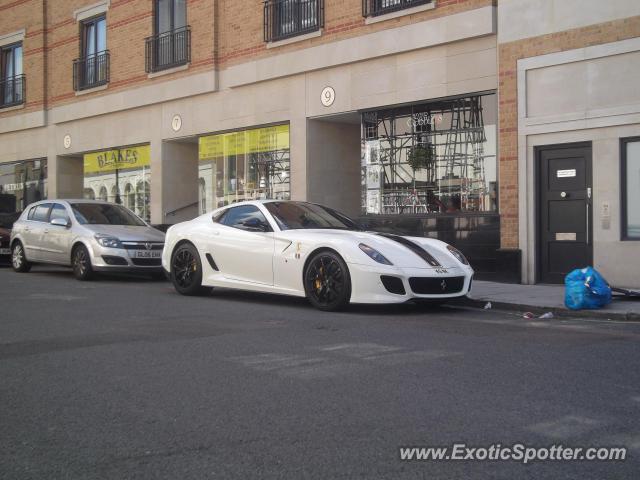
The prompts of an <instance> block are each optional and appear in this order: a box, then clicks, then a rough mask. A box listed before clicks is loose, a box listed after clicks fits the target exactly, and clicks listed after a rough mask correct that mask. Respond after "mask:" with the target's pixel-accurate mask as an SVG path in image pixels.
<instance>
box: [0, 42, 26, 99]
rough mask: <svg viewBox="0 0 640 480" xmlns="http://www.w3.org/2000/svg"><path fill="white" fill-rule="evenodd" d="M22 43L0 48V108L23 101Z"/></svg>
mask: <svg viewBox="0 0 640 480" xmlns="http://www.w3.org/2000/svg"><path fill="white" fill-rule="evenodd" d="M24 93H25V78H24V75H23V73H22V43H14V44H12V45H6V46H3V47H1V48H0V108H2V107H10V106H13V105H20V104H21V103H24Z"/></svg>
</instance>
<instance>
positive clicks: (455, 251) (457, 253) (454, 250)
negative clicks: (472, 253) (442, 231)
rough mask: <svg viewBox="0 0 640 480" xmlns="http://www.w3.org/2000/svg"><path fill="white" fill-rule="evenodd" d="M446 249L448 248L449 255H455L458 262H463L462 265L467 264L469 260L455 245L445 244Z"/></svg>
mask: <svg viewBox="0 0 640 480" xmlns="http://www.w3.org/2000/svg"><path fill="white" fill-rule="evenodd" d="M447 250H449V252H451V255H453V256H454V257H456V259H457V260H458V261H459V262H460V263H463V264H464V265H469V260H467V257H465V256H464V255H463V254H462V252H461V251H460V250H458V249H457V248H456V247H453V246H451V245H447Z"/></svg>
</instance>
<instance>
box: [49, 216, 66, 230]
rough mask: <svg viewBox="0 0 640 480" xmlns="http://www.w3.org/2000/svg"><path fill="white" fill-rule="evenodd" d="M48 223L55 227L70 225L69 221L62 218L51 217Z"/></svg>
mask: <svg viewBox="0 0 640 480" xmlns="http://www.w3.org/2000/svg"><path fill="white" fill-rule="evenodd" d="M49 223H50V224H51V225H55V226H56V227H64V228H69V227H70V226H71V221H70V220H65V219H64V218H53V219H51V221H50V222H49Z"/></svg>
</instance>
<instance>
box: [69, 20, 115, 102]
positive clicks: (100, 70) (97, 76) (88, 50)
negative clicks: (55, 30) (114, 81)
mask: <svg viewBox="0 0 640 480" xmlns="http://www.w3.org/2000/svg"><path fill="white" fill-rule="evenodd" d="M80 29H81V36H80V58H78V59H76V60H75V61H74V65H73V67H74V72H73V73H74V75H73V79H74V89H75V90H84V89H87V88H94V87H98V86H100V85H105V84H106V83H108V82H109V51H108V50H107V20H106V18H105V17H104V15H102V16H99V17H94V18H90V19H88V20H85V21H83V22H82V23H81V24H80Z"/></svg>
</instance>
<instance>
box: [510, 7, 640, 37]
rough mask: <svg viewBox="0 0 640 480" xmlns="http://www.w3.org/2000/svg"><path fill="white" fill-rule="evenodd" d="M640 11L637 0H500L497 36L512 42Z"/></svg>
mask: <svg viewBox="0 0 640 480" xmlns="http://www.w3.org/2000/svg"><path fill="white" fill-rule="evenodd" d="M635 15H640V2H638V0H500V1H499V2H498V32H499V33H498V40H499V42H500V43H506V42H513V41H515V40H521V39H523V38H531V37H538V36H540V35H546V34H549V33H553V32H564V31H566V30H570V29H574V28H580V27H584V26H587V25H594V24H596V23H604V22H608V21H611V20H617V19H620V18H627V17H633V16H635Z"/></svg>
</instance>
